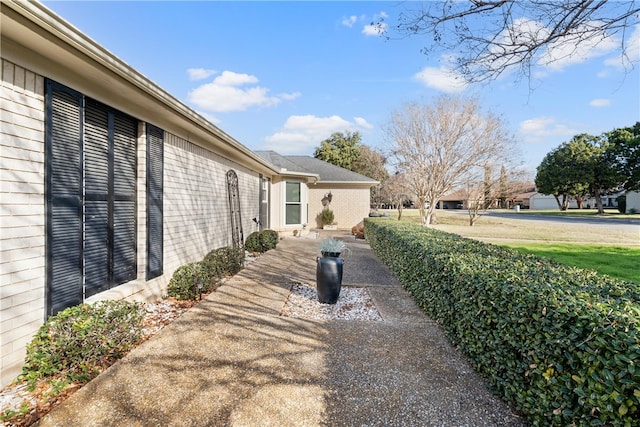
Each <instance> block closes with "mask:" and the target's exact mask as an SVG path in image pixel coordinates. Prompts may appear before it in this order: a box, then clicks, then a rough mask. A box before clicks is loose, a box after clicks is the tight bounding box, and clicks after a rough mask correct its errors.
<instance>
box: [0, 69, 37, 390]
mask: <svg viewBox="0 0 640 427" xmlns="http://www.w3.org/2000/svg"><path fill="white" fill-rule="evenodd" d="M0 199H1V200H2V203H1V204H0V248H1V250H0V293H1V295H2V297H1V299H0V343H1V348H2V357H1V359H0V360H1V361H0V372H2V375H1V378H0V380H1V384H2V385H5V384H7V383H9V382H10V381H11V380H13V379H14V377H15V375H16V374H17V373H18V372H19V369H20V367H21V366H22V363H23V361H24V354H25V352H24V349H25V346H26V344H27V343H28V342H29V341H30V340H31V338H32V336H33V334H34V332H35V331H37V329H38V328H39V327H40V325H41V324H42V321H43V319H44V312H45V300H44V298H45V294H44V289H45V286H44V277H45V261H44V253H45V233H44V229H45V224H44V218H45V204H44V201H45V198H44V79H43V78H42V77H41V76H38V75H36V74H35V73H33V72H31V71H29V70H26V69H24V68H23V67H20V66H18V65H15V64H13V63H11V62H9V61H6V60H4V59H3V60H2V86H1V87H0Z"/></svg>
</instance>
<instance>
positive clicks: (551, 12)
mask: <svg viewBox="0 0 640 427" xmlns="http://www.w3.org/2000/svg"><path fill="white" fill-rule="evenodd" d="M409 4H410V5H412V6H410V7H412V8H413V9H410V10H407V11H406V12H403V13H401V14H400V16H399V18H398V22H399V23H398V25H397V28H396V29H397V31H398V32H399V33H400V34H401V35H404V36H407V35H409V36H412V35H418V36H425V37H427V38H432V40H429V41H428V42H427V43H426V46H425V47H424V48H423V49H422V51H423V53H425V54H428V55H430V54H432V53H435V52H437V51H442V52H444V53H446V54H447V55H448V56H450V55H451V54H452V52H456V55H457V56H456V57H455V61H454V69H455V70H456V71H458V72H459V73H461V74H462V76H463V77H464V79H466V80H467V81H468V82H478V81H485V80H491V79H495V78H496V77H498V76H499V75H500V74H502V73H503V72H504V71H506V70H508V69H512V68H514V67H515V68H518V67H519V71H520V73H521V75H525V76H527V77H529V76H530V75H531V67H532V65H536V64H541V65H551V64H553V63H561V62H562V61H565V60H567V59H569V58H575V57H580V56H582V57H584V56H585V55H587V54H588V52H590V51H593V50H595V49H604V48H606V49H607V50H610V49H615V48H616V46H617V47H618V50H619V51H620V52H621V53H622V55H621V62H622V63H623V64H624V65H625V66H627V67H628V66H632V65H633V63H634V62H637V61H638V58H637V57H636V55H637V54H636V53H633V54H631V52H633V49H635V48H633V49H630V50H629V53H630V54H629V55H627V47H628V46H631V45H633V44H634V42H631V40H632V39H633V37H634V36H633V35H632V33H633V31H640V30H639V29H637V28H634V27H635V26H636V25H637V24H638V22H639V21H640V7H639V4H640V3H638V2H637V1H628V0H627V1H623V0H620V1H605V0H563V1H556V0H527V1H515V0H495V1H490V0H487V1H481V0H472V1H459V0H444V1H438V2H423V3H417V5H419V6H413V5H416V3H409ZM386 26H387V24H386V23H382V22H379V23H378V27H379V28H380V29H381V32H382V30H384V29H385V28H386ZM612 44H614V46H612Z"/></svg>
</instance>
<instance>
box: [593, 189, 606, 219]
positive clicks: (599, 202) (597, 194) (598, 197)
mask: <svg viewBox="0 0 640 427" xmlns="http://www.w3.org/2000/svg"><path fill="white" fill-rule="evenodd" d="M594 196H595V198H596V207H597V208H598V215H602V214H604V208H603V207H602V196H601V194H600V190H596V191H595V194H594Z"/></svg>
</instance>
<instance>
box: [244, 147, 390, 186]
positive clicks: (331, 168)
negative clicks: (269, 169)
mask: <svg viewBox="0 0 640 427" xmlns="http://www.w3.org/2000/svg"><path fill="white" fill-rule="evenodd" d="M255 153H256V154H257V155H259V156H260V157H262V158H263V159H265V160H267V161H268V162H270V163H272V164H273V165H274V166H277V167H279V168H286V169H287V171H289V172H306V173H314V174H318V175H319V176H320V179H319V182H369V183H371V184H374V183H376V182H378V181H376V180H375V179H372V178H369V177H367V176H364V175H361V174H359V173H356V172H352V171H350V170H347V169H344V168H341V167H339V166H335V165H332V164H331V163H327V162H325V161H323V160H320V159H316V158H315V157H311V156H283V155H281V154H278V153H276V152H275V151H256V152H255Z"/></svg>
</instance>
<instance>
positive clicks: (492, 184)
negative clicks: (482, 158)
mask: <svg viewBox="0 0 640 427" xmlns="http://www.w3.org/2000/svg"><path fill="white" fill-rule="evenodd" d="M496 170H498V169H497V167H495V166H492V165H491V164H489V163H487V164H486V165H485V167H484V178H483V179H482V180H480V181H470V182H467V184H466V186H465V187H464V191H463V194H464V195H465V197H466V199H467V212H468V213H469V225H470V226H471V227H473V225H474V224H475V223H476V221H477V220H478V219H480V217H481V216H482V215H484V214H485V213H486V212H487V210H488V209H492V208H497V207H501V204H502V203H503V201H504V200H506V199H507V198H508V197H509V196H512V197H513V195H515V194H517V193H520V192H524V191H526V189H527V188H529V187H530V186H531V184H530V183H526V181H525V178H524V177H525V172H524V171H522V170H519V169H517V168H509V169H507V167H506V166H505V165H502V167H501V168H500V172H499V173H496V172H495V171H496Z"/></svg>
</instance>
